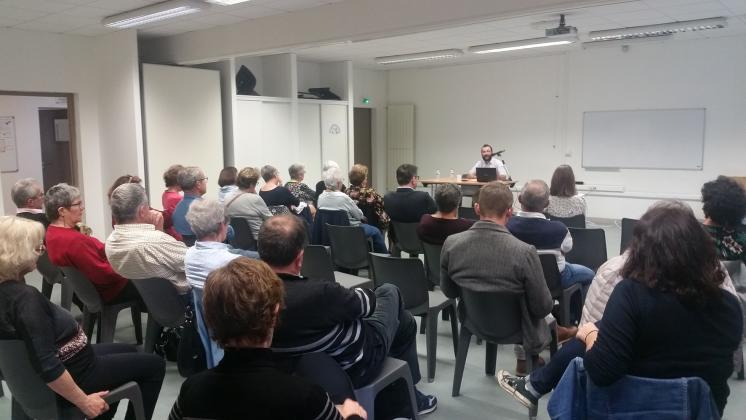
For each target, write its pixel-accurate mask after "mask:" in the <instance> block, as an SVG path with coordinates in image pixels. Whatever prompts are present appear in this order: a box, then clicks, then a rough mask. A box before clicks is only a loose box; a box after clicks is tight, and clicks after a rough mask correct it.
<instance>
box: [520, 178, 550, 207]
mask: <svg viewBox="0 0 746 420" xmlns="http://www.w3.org/2000/svg"><path fill="white" fill-rule="evenodd" d="M518 202H520V203H521V209H522V210H523V211H530V212H534V213H542V212H544V209H546V208H547V206H548V205H549V186H547V183H546V182H544V181H542V180H540V179H532V180H531V181H528V182H527V183H526V185H524V186H523V189H522V190H521V195H520V196H518Z"/></svg>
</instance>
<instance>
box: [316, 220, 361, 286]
mask: <svg viewBox="0 0 746 420" xmlns="http://www.w3.org/2000/svg"><path fill="white" fill-rule="evenodd" d="M326 230H327V232H329V241H330V242H331V246H332V261H334V265H336V266H337V267H341V268H343V269H345V270H348V271H349V272H350V274H353V275H357V273H358V270H360V269H361V268H367V267H368V266H369V262H368V252H370V249H371V243H370V241H369V240H368V239H367V238H366V237H365V231H364V230H363V228H361V227H360V226H336V225H330V224H327V225H326ZM368 277H370V275H369V276H368Z"/></svg>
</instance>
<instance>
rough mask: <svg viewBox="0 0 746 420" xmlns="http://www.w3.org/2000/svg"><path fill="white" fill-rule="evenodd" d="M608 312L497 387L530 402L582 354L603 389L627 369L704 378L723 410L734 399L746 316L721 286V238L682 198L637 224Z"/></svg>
mask: <svg viewBox="0 0 746 420" xmlns="http://www.w3.org/2000/svg"><path fill="white" fill-rule="evenodd" d="M633 235H634V236H633V239H632V242H631V244H630V246H629V248H628V250H627V253H626V261H625V262H624V265H623V267H622V269H621V272H620V275H621V277H622V278H623V280H621V281H620V282H619V283H618V284H617V285H616V286H615V287H614V289H613V291H612V292H611V296H610V297H609V299H608V302H607V303H606V307H605V308H604V311H603V318H602V319H601V320H600V321H598V322H596V323H595V324H594V323H587V324H583V325H582V326H581V327H580V330H579V331H578V334H577V338H576V339H574V340H572V341H570V342H568V343H567V344H565V345H564V346H563V347H562V348H561V349H560V350H559V351H558V352H557V353H556V354H555V355H554V356H553V357H552V359H551V360H550V362H549V364H547V365H546V366H545V367H544V368H540V369H537V370H535V371H534V372H532V373H531V374H530V376H527V377H525V378H517V377H515V376H512V375H510V374H508V373H507V372H504V371H500V372H499V373H498V383H499V384H500V386H501V387H502V388H503V389H504V390H505V391H507V392H508V393H509V394H511V395H513V397H514V398H515V399H516V400H518V401H519V402H520V403H521V404H523V405H525V406H527V407H536V406H537V404H538V399H539V398H540V397H541V396H542V395H544V394H547V393H549V392H550V391H551V390H552V389H553V388H554V387H555V386H556V385H557V383H559V380H560V378H561V377H562V374H563V373H564V371H565V368H566V367H567V366H568V364H569V363H570V361H571V360H572V359H574V358H575V357H578V356H580V357H583V359H584V364H585V370H586V372H587V375H588V378H589V379H590V380H592V381H593V383H595V384H596V385H598V386H607V385H611V384H613V383H615V382H616V381H617V380H619V379H621V378H622V377H623V376H625V375H633V376H640V377H645V378H653V379H656V378H657V379H670V378H681V377H695V376H696V377H700V378H702V379H703V380H704V381H705V382H707V384H708V385H709V387H710V390H711V391H712V396H713V398H714V401H715V404H716V405H717V407H718V411H719V412H720V413H721V414H722V412H723V410H724V408H725V404H726V402H727V398H728V394H729V392H730V390H729V389H728V383H727V379H728V377H729V376H730V374H731V373H732V372H733V360H732V356H733V352H734V350H735V349H736V347H738V345H739V343H740V341H741V332H742V329H743V321H742V319H741V308H740V306H739V303H738V300H737V299H736V297H735V296H734V295H733V294H732V293H731V292H728V291H726V290H723V289H722V287H721V286H722V284H723V281H724V279H725V272H724V271H725V270H723V269H722V268H721V266H720V262H719V260H718V258H717V253H716V251H715V244H714V242H713V240H712V239H711V238H710V236H709V235H708V234H707V232H705V230H704V229H703V228H702V226H701V225H700V224H699V222H697V219H695V217H694V214H693V212H692V211H691V209H690V208H689V207H688V206H686V205H684V204H682V203H679V202H663V203H659V204H657V205H654V206H653V207H651V208H650V209H649V210H648V211H647V212H646V213H645V214H644V215H643V216H642V218H641V219H640V221H639V222H637V225H636V226H635V229H634V234H633Z"/></svg>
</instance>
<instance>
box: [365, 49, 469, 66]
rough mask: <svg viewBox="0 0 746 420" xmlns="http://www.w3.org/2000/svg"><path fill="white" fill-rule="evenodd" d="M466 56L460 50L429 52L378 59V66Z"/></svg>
mask: <svg viewBox="0 0 746 420" xmlns="http://www.w3.org/2000/svg"><path fill="white" fill-rule="evenodd" d="M462 55H464V52H463V51H461V50H459V49H450V50H438V51H427V52H421V53H414V54H400V55H389V56H386V57H376V58H375V60H376V63H378V64H397V63H408V62H411V61H427V60H443V59H446V58H456V57H460V56H462Z"/></svg>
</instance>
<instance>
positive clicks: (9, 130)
mask: <svg viewBox="0 0 746 420" xmlns="http://www.w3.org/2000/svg"><path fill="white" fill-rule="evenodd" d="M0 171H1V172H18V148H17V147H16V118H15V117H2V116H0Z"/></svg>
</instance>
